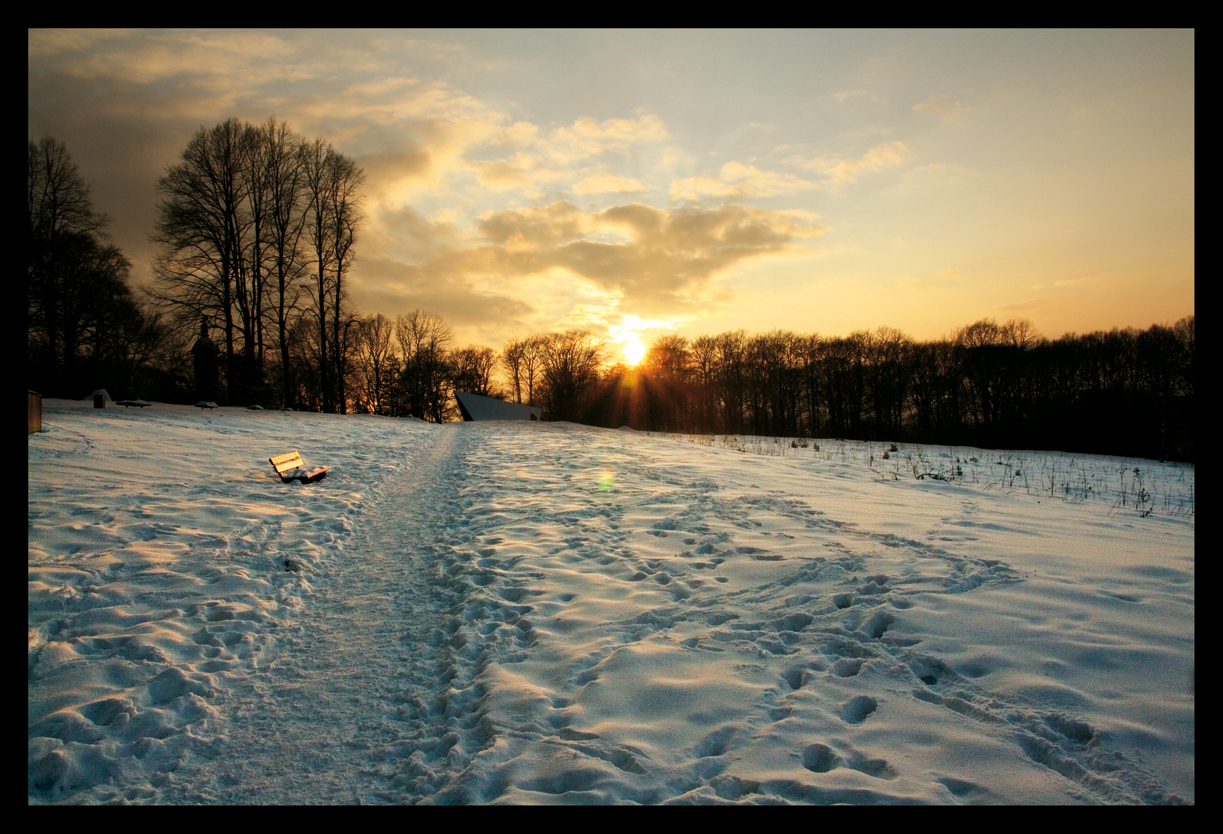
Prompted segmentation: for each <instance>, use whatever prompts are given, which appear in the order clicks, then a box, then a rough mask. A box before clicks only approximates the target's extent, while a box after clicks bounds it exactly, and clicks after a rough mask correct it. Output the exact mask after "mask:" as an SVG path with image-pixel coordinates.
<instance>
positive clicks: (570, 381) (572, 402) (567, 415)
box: [541, 330, 606, 421]
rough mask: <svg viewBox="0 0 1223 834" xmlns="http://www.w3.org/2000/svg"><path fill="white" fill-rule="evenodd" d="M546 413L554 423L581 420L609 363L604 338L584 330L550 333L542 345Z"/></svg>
mask: <svg viewBox="0 0 1223 834" xmlns="http://www.w3.org/2000/svg"><path fill="white" fill-rule="evenodd" d="M541 354H542V359H543V381H544V392H543V402H544V410H545V411H546V412H547V413H548V416H549V419H552V420H573V421H576V420H578V419H580V417H581V415H582V412H583V409H584V408H585V406H586V401H587V397H588V396H589V394H590V393H591V391H592V389H593V386H594V384H595V382H596V381H597V380H598V370H599V366H600V365H601V364H603V362H604V361H605V360H606V351H605V350H604V343H603V341H602V340H601V339H597V338H595V336H593V335H592V334H591V333H589V332H588V331H585V330H569V331H566V332H564V333H551V334H549V335H548V336H546V337H545V338H544V339H543V340H542V342H541Z"/></svg>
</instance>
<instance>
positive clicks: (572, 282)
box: [354, 201, 826, 333]
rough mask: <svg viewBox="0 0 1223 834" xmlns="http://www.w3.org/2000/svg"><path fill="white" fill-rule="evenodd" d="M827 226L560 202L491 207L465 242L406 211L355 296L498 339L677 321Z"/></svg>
mask: <svg viewBox="0 0 1223 834" xmlns="http://www.w3.org/2000/svg"><path fill="white" fill-rule="evenodd" d="M817 220H818V218H817V217H816V216H815V215H813V214H811V213H809V212H780V211H766V210H762V209H756V208H751V207H748V206H743V205H726V206H721V207H718V208H715V209H702V208H695V207H690V208H682V209H674V210H668V209H660V208H654V207H652V206H648V205H645V204H642V203H626V204H622V205H616V206H612V207H610V208H607V209H603V210H601V211H586V210H583V209H581V208H579V207H577V206H575V205H573V204H572V203H569V202H566V201H558V202H555V203H552V204H550V205H547V206H527V207H523V208H517V209H512V210H506V211H498V212H490V213H488V214H486V215H483V216H482V217H480V218H479V221H478V223H477V226H476V229H475V232H474V234H471V235H465V234H461V233H460V232H458V231H457V230H456V229H455V228H454V227H453V226H451V225H449V224H443V223H434V222H431V221H429V220H427V219H425V218H424V217H422V216H421V215H420V214H418V213H416V212H414V211H412V210H410V209H404V210H402V211H401V212H398V213H396V214H394V215H387V216H386V217H384V218H382V221H381V222H380V223H379V226H378V230H377V235H376V237H371V239H370V240H369V244H370V246H369V250H370V251H369V254H368V256H366V255H363V256H362V257H361V258H360V259H359V262H358V265H357V268H356V269H355V270H354V276H357V275H358V274H359V276H360V280H359V282H358V283H357V284H355V285H354V298H355V300H356V301H357V303H358V304H359V305H371V306H372V309H378V310H379V311H382V312H385V313H387V315H394V314H396V313H398V312H408V311H409V310H411V309H415V308H416V307H421V308H424V309H430V310H433V311H436V312H438V313H439V314H441V315H442V316H443V317H445V318H446V319H447V320H448V321H451V320H453V321H454V323H455V324H456V325H464V326H471V327H478V328H480V329H481V330H482V332H488V333H496V332H501V330H503V329H505V328H507V327H509V326H510V325H511V324H512V325H514V326H516V327H517V329H518V330H519V331H522V332H530V330H531V329H533V328H534V329H538V328H540V327H543V328H553V327H555V326H557V325H556V322H558V321H560V322H569V323H570V324H575V323H576V324H581V325H582V326H591V327H596V329H598V327H603V328H611V327H612V326H613V325H614V324H615V323H616V322H617V321H619V320H621V319H622V318H623V317H624V316H625V315H636V316H641V317H644V318H647V319H654V320H659V321H674V320H677V319H680V318H684V317H686V316H693V315H695V314H696V313H699V312H701V311H703V310H704V309H705V308H706V306H707V305H708V303H709V300H710V299H711V298H712V297H713V296H714V295H717V294H718V293H719V291H720V290H719V287H718V286H717V285H716V283H715V282H716V279H717V278H718V277H719V276H722V275H724V274H726V273H728V272H729V271H730V270H732V269H734V268H735V267H736V266H740V265H744V264H747V263H749V262H752V261H755V260H759V259H762V258H765V257H773V256H777V255H781V254H788V253H793V252H797V251H806V250H805V249H803V248H802V246H801V241H802V240H804V239H809V238H814V237H817V236H819V235H820V234H822V233H823V232H824V231H825V230H826V229H825V227H824V226H822V225H820V224H819V223H818V222H817ZM606 238H615V239H616V242H608V240H607V239H606ZM595 311H598V312H597V315H596V312H595ZM592 317H593V318H592ZM507 332H508V331H507Z"/></svg>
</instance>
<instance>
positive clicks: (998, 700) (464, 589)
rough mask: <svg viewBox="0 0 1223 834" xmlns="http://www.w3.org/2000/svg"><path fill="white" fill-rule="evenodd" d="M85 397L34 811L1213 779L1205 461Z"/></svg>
mask: <svg viewBox="0 0 1223 834" xmlns="http://www.w3.org/2000/svg"><path fill="white" fill-rule="evenodd" d="M91 406H92V404H91V403H90V402H71V401H65V400H46V401H44V403H43V420H44V426H45V431H44V432H43V433H41V434H34V435H30V436H29V441H28V449H29V457H28V463H29V505H28V515H29V584H28V630H29V651H28V667H29V683H28V707H29V741H28V775H29V782H28V801H29V803H30V804H43V803H51V802H70V803H105V802H132V803H358V802H359V803H414V802H438V803H617V802H619V803H663V802H681V803H737V804H753V803H754V804H769V803H832V802H847V803H862V804H865V803H948V804H954V803H970V804H971V803H1180V802H1190V803H1191V802H1194V695H1193V668H1194V660H1193V655H1194V625H1193V619H1194V615H1193V610H1194V523H1195V519H1194V513H1193V484H1194V470H1193V467H1191V466H1185V465H1183V464H1182V465H1177V464H1171V463H1170V464H1166V465H1165V464H1160V463H1158V462H1156V461H1146V460H1131V459H1121V458H1107V457H1098V456H1083V455H1077V456H1071V455H1061V454H1058V453H1054V452H1041V453H1024V452H1003V453H999V452H997V451H986V450H978V449H966V448H960V449H946V448H941V447H904V446H902V447H901V448H900V449H899V450H898V451H897V452H892V453H891V454H889V457H888V458H887V459H886V460H884V459H883V458H882V452H884V451H886V450H887V446H885V445H880V444H864V443H857V442H851V441H836V440H824V439H821V440H819V441H818V444H819V449H818V451H817V450H816V449H814V448H805V447H801V446H799V445H790V443H789V441H785V442H784V443H781V442H778V443H774V442H773V441H769V440H765V439H760V438H754V439H753V438H737V439H725V438H723V439H720V440H715V439H709V438H705V439H702V438H693V437H685V436H665V435H646V434H639V433H635V432H631V431H628V430H621V431H607V430H601V429H593V428H586V427H582V426H576V425H572V424H564V423H468V424H452V425H443V426H437V425H430V424H426V423H421V422H418V421H414V420H392V419H387V418H378V417H371V416H337V415H317V414H297V413H287V412H252V411H246V410H243V409H226V408H222V409H217V410H216V411H208V412H201V411H200V410H198V409H195V408H191V407H187V406H169V405H163V404H155V405H154V406H152V407H151V408H147V409H131V410H128V409H124V408H121V407H120V408H114V407H111V408H107V409H103V410H95V409H93V408H92V407H91ZM294 449H296V450H300V451H301V452H302V454H303V456H304V457H305V458H306V460H307V461H308V462H310V463H318V464H323V465H328V466H330V467H331V472H330V474H329V476H328V477H327V478H326V479H325V480H323V481H321V482H319V483H317V484H310V485H305V486H302V485H300V484H289V485H286V484H282V483H280V481H279V480H278V479H277V478H276V476H275V473H274V472H273V471H272V468H271V466H270V465H269V464H268V462H267V458H268V457H269V456H271V455H274V454H280V453H282V452H287V451H292V450H294ZM770 451H774V452H776V453H773V454H770V453H769V452H770ZM783 452H784V453H783ZM1135 469H1137V470H1138V472H1134V470H1135ZM919 470H922V471H919ZM923 472H926V473H931V474H929V475H927V476H926V477H922V478H918V477H916V476H917V475H919V474H923ZM934 474H937V475H939V476H940V477H946V478H950V480H940V479H939V478H936V477H933V475H934ZM1025 476H1026V480H1025ZM1088 487H1091V489H1089V488H1088ZM1143 493H1145V495H1143Z"/></svg>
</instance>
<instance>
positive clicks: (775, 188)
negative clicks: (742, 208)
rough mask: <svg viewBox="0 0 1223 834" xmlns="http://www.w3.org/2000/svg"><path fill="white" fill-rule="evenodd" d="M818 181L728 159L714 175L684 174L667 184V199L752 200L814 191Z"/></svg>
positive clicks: (817, 186)
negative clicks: (684, 175) (668, 193)
mask: <svg viewBox="0 0 1223 834" xmlns="http://www.w3.org/2000/svg"><path fill="white" fill-rule="evenodd" d="M819 187H820V184H819V183H818V182H814V181H812V180H804V179H800V178H799V177H797V176H795V175H794V174H780V173H777V172H776V171H763V170H761V169H760V168H757V167H756V166H755V165H744V164H743V163H741V162H735V161H733V160H732V161H730V162H727V163H726V164H725V165H723V166H722V170H721V171H719V172H718V176H717V177H716V178H713V177H706V176H696V177H687V178H686V179H682V180H676V181H675V182H673V183H671V199H672V200H675V201H677V202H678V201H680V200H690V201H693V202H696V201H699V200H700V199H701V198H702V197H714V198H733V199H755V198H762V197H780V196H785V195H790V194H797V193H800V192H802V191H814V190H817V189H819Z"/></svg>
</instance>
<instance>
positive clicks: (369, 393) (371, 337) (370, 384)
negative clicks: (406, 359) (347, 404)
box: [354, 313, 399, 414]
mask: <svg viewBox="0 0 1223 834" xmlns="http://www.w3.org/2000/svg"><path fill="white" fill-rule="evenodd" d="M392 335H394V323H393V322H392V321H391V320H390V319H388V318H387V317H386V316H384V315H382V314H381V313H378V314H377V315H375V316H373V317H371V318H364V319H360V320H359V322H358V324H357V331H356V340H355V341H356V350H355V360H356V361H355V367H354V371H355V378H356V383H357V384H356V390H355V391H354V395H355V396H354V398H355V400H356V402H357V408H358V410H362V411H366V412H368V413H370V414H389V413H390V409H389V399H390V396H389V395H390V388H391V387H392V385H393V384H394V380H393V378H392V373H393V372H394V371H396V370H397V369H398V367H399V363H398V362H397V361H396V360H395V354H394V351H393V350H392V348H391V336H392Z"/></svg>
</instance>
